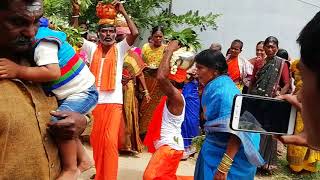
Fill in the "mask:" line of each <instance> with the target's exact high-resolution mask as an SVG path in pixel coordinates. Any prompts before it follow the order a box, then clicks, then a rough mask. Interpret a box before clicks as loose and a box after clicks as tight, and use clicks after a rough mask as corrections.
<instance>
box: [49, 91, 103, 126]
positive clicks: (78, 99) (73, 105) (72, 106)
mask: <svg viewBox="0 0 320 180" xmlns="http://www.w3.org/2000/svg"><path fill="white" fill-rule="evenodd" d="M98 97H99V93H98V91H97V89H96V87H95V85H93V86H91V87H90V88H88V89H87V90H86V91H83V92H80V93H75V94H72V95H70V96H68V97H67V98H66V99H63V100H59V101H58V104H59V107H58V109H57V111H72V112H78V113H80V114H87V113H89V112H90V111H91V110H93V108H94V107H95V106H96V105H97V103H98ZM58 120H60V119H59V118H57V117H53V116H52V118H51V121H58Z"/></svg>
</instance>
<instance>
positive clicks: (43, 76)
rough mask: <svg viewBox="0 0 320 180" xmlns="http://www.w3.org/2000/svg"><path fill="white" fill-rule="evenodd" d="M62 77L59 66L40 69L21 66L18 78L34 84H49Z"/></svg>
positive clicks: (54, 65) (53, 65)
mask: <svg viewBox="0 0 320 180" xmlns="http://www.w3.org/2000/svg"><path fill="white" fill-rule="evenodd" d="M60 75H61V74H60V68H59V65H58V64H48V65H46V66H40V67H27V66H21V67H20V72H19V73H18V78H19V79H24V80H28V81H34V82H49V81H54V80H57V79H59V78H60Z"/></svg>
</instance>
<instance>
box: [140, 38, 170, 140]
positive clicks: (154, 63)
mask: <svg viewBox="0 0 320 180" xmlns="http://www.w3.org/2000/svg"><path fill="white" fill-rule="evenodd" d="M165 47H166V45H161V46H160V47H158V48H153V47H152V45H151V44H150V43H146V44H144V45H143V47H142V58H143V60H144V62H145V63H146V64H147V66H148V67H149V68H152V69H149V68H146V69H145V70H144V75H145V81H146V85H147V87H148V90H149V94H150V97H151V98H152V99H151V101H150V102H149V103H147V101H146V98H145V97H144V98H143V99H142V102H141V105H140V120H139V128H140V134H141V135H145V133H146V131H147V129H148V125H149V122H150V120H151V118H152V115H153V111H154V110H155V108H156V106H157V105H158V104H159V102H160V99H161V97H162V96H163V95H164V94H163V93H162V92H161V91H160V86H159V83H158V81H157V79H156V76H157V68H158V67H159V64H160V62H161V60H162V57H163V52H164V49H165Z"/></svg>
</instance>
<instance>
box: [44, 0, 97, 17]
mask: <svg viewBox="0 0 320 180" xmlns="http://www.w3.org/2000/svg"><path fill="white" fill-rule="evenodd" d="M77 1H78V3H79V5H80V15H81V14H82V12H85V11H86V10H87V9H88V8H89V7H90V6H91V5H93V1H92V0H77ZM43 4H44V8H45V16H47V17H51V16H57V17H61V18H64V19H67V18H68V17H70V16H71V9H72V3H71V0H44V1H43Z"/></svg>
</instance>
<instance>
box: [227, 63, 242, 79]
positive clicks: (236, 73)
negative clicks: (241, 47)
mask: <svg viewBox="0 0 320 180" xmlns="http://www.w3.org/2000/svg"><path fill="white" fill-rule="evenodd" d="M227 63H228V74H229V76H230V78H231V79H232V80H233V81H234V82H237V81H239V80H240V69H239V63H238V57H236V58H233V59H230V60H228V62H227Z"/></svg>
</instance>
